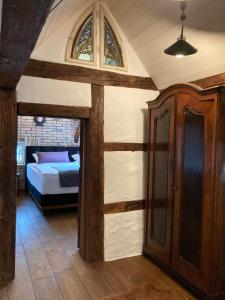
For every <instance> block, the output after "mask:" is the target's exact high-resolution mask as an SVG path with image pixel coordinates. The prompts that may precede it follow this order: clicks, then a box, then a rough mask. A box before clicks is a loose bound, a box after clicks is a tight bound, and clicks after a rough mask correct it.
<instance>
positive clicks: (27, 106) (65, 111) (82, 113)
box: [17, 102, 91, 119]
mask: <svg viewBox="0 0 225 300" xmlns="http://www.w3.org/2000/svg"><path fill="white" fill-rule="evenodd" d="M17 106H18V108H17V110H18V115H21V116H45V117H54V118H57V117H58V118H60V117H61V118H71V119H89V118H90V113H91V108H90V107H81V106H77V107H75V106H64V105H54V104H41V103H40V104H39V103H26V102H19V103H18V105H17Z"/></svg>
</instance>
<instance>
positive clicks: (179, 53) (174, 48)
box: [164, 1, 198, 58]
mask: <svg viewBox="0 0 225 300" xmlns="http://www.w3.org/2000/svg"><path fill="white" fill-rule="evenodd" d="M185 9H186V1H182V2H181V11H182V15H181V17H180V19H181V24H182V27H181V35H180V36H179V37H178V39H177V41H176V42H175V43H174V44H172V45H171V46H170V47H168V48H167V49H165V50H164V53H166V54H168V55H173V56H176V57H177V58H182V57H183V56H186V55H192V54H195V53H196V52H198V50H197V49H196V48H194V47H193V46H192V45H191V44H189V43H188V42H187V41H186V38H185V36H184V21H185V20H186V18H187V16H186V15H185Z"/></svg>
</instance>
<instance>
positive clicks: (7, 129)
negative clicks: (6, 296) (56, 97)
mask: <svg viewBox="0 0 225 300" xmlns="http://www.w3.org/2000/svg"><path fill="white" fill-rule="evenodd" d="M16 108H17V106H16V95H15V91H14V90H3V89H0V285H1V284H4V283H7V282H9V281H10V280H12V279H13V278H14V273H15V216H16V138H17V113H16Z"/></svg>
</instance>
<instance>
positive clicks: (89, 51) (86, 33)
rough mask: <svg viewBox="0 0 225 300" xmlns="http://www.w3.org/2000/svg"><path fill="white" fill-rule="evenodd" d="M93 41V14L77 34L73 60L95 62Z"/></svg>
mask: <svg viewBox="0 0 225 300" xmlns="http://www.w3.org/2000/svg"><path fill="white" fill-rule="evenodd" d="M93 40H94V38H93V14H91V15H90V16H88V17H87V19H86V20H85V21H84V23H83V24H82V25H81V27H80V30H79V31H78V33H77V36H76V38H75V40H74V46H73V50H72V58H74V59H77V60H84V61H90V62H93V61H94V55H93V48H94V45H93Z"/></svg>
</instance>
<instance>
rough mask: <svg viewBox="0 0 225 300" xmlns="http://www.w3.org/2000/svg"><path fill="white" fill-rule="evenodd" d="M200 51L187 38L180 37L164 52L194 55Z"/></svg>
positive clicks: (177, 54)
mask: <svg viewBox="0 0 225 300" xmlns="http://www.w3.org/2000/svg"><path fill="white" fill-rule="evenodd" d="M196 52H198V50H197V49H196V48H194V47H193V46H192V45H191V44H189V43H188V42H187V41H186V40H185V39H181V38H180V39H178V40H177V41H176V42H175V43H174V44H173V45H171V46H170V47H168V48H167V49H165V50H164V53H166V54H168V55H174V56H186V55H192V54H195V53H196Z"/></svg>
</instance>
